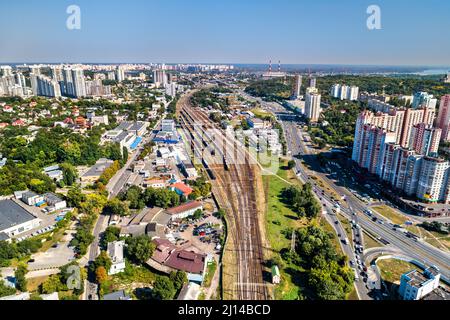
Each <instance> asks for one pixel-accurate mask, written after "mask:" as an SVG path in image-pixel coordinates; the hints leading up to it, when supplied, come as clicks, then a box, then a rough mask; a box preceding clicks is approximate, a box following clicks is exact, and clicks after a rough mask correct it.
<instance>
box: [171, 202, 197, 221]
mask: <svg viewBox="0 0 450 320" xmlns="http://www.w3.org/2000/svg"><path fill="white" fill-rule="evenodd" d="M199 209H200V210H203V205H202V203H201V202H200V201H190V202H186V203H183V204H182V205H179V206H178V207H174V208H170V209H168V210H167V211H166V212H167V214H169V215H170V216H171V217H172V220H177V219H183V218H186V217H189V216H192V215H193V214H194V213H195V211H197V210H199Z"/></svg>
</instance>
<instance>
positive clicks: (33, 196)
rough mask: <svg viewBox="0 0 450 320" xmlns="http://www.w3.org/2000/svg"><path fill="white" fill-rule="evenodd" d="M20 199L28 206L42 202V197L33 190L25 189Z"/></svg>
mask: <svg viewBox="0 0 450 320" xmlns="http://www.w3.org/2000/svg"><path fill="white" fill-rule="evenodd" d="M21 200H22V201H23V202H24V203H26V204H27V205H29V206H35V205H38V204H40V203H42V202H44V197H43V196H41V195H39V194H37V193H34V192H33V191H26V192H24V193H23V194H22V197H21Z"/></svg>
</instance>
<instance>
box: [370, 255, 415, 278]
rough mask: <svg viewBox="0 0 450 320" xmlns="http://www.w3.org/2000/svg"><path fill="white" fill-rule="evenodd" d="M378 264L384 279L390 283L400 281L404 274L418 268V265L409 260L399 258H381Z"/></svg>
mask: <svg viewBox="0 0 450 320" xmlns="http://www.w3.org/2000/svg"><path fill="white" fill-rule="evenodd" d="M377 265H378V268H380V271H381V277H382V278H383V280H384V281H387V282H390V283H400V277H401V276H402V274H404V273H406V272H408V271H411V270H414V269H418V267H416V266H415V265H413V264H411V263H409V262H406V261H402V260H397V259H385V260H379V261H378V263H377Z"/></svg>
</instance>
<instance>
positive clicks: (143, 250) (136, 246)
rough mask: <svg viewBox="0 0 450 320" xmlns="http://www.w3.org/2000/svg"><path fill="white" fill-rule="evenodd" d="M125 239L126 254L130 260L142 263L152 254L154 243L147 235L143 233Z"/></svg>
mask: <svg viewBox="0 0 450 320" xmlns="http://www.w3.org/2000/svg"><path fill="white" fill-rule="evenodd" d="M126 241H127V250H126V254H127V256H128V257H129V258H130V259H131V260H132V261H134V262H136V263H138V264H143V263H145V262H147V260H148V259H150V257H151V256H152V255H153V252H154V250H155V244H154V243H153V242H152V241H151V240H150V238H149V237H147V236H145V235H143V236H138V237H133V238H128V239H127V240H126Z"/></svg>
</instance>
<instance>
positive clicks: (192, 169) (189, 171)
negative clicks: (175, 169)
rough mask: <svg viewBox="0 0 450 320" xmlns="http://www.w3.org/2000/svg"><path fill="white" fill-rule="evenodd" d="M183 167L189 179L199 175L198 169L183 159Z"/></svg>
mask: <svg viewBox="0 0 450 320" xmlns="http://www.w3.org/2000/svg"><path fill="white" fill-rule="evenodd" d="M181 168H182V169H183V170H184V173H185V175H186V177H187V178H188V179H194V178H197V177H198V172H197V169H195V166H194V165H193V164H192V163H190V162H187V161H182V162H181Z"/></svg>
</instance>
